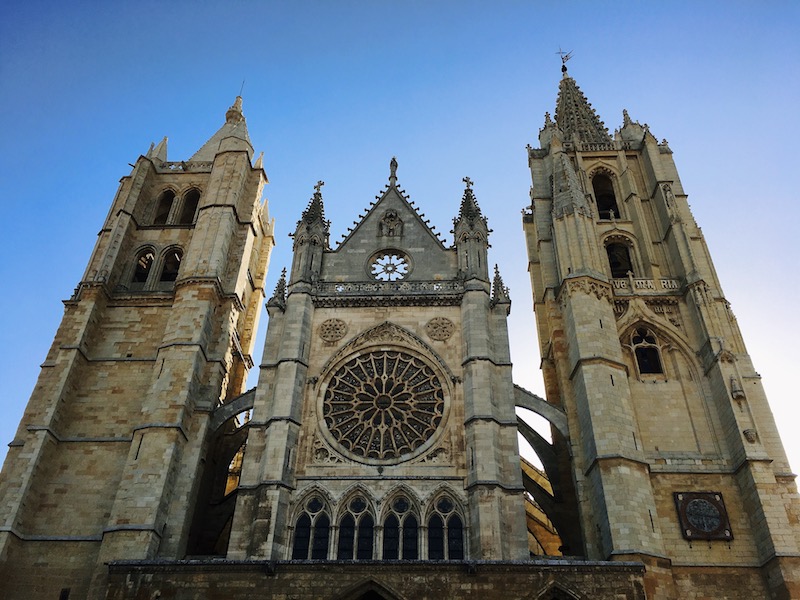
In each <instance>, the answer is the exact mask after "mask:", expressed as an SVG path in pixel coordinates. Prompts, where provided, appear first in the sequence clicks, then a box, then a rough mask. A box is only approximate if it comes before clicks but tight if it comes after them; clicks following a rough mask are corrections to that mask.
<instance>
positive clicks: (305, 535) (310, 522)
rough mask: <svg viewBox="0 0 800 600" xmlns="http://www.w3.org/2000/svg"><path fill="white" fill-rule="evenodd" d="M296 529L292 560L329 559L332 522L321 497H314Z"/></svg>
mask: <svg viewBox="0 0 800 600" xmlns="http://www.w3.org/2000/svg"><path fill="white" fill-rule="evenodd" d="M304 508H305V511H304V512H303V513H302V514H301V515H300V516H299V517H298V519H297V522H296V523H295V527H294V544H293V546H292V560H307V559H309V558H310V559H312V560H322V559H325V558H328V539H329V538H330V530H331V521H330V518H329V517H328V514H327V513H326V512H325V511H324V508H325V504H324V503H323V502H322V499H321V498H320V497H319V496H312V497H311V498H310V499H309V500H308V501H307V502H306V505H305V507H304Z"/></svg>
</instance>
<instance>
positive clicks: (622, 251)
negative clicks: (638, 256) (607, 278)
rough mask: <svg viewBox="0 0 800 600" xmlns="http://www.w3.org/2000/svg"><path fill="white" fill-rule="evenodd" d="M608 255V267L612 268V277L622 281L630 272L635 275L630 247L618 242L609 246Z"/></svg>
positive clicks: (607, 248) (607, 247)
mask: <svg viewBox="0 0 800 600" xmlns="http://www.w3.org/2000/svg"><path fill="white" fill-rule="evenodd" d="M606 253H607V254H608V265H609V267H610V268H611V277H613V278H614V279H621V278H624V277H627V276H628V271H630V272H631V273H633V263H632V262H631V252H630V249H629V248H628V246H626V245H625V244H620V243H617V242H615V243H613V244H608V245H607V246H606Z"/></svg>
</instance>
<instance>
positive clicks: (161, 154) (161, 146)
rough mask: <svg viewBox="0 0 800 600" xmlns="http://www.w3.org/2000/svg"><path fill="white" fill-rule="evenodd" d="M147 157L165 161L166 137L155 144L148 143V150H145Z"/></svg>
mask: <svg viewBox="0 0 800 600" xmlns="http://www.w3.org/2000/svg"><path fill="white" fill-rule="evenodd" d="M147 158H152V159H155V160H160V161H161V162H167V138H166V136H164V139H162V140H161V141H160V142H158V145H157V146H153V144H150V150H148V151H147Z"/></svg>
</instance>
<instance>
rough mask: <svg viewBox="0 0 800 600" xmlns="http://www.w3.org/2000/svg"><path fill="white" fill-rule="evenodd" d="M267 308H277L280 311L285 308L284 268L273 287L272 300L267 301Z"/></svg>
mask: <svg viewBox="0 0 800 600" xmlns="http://www.w3.org/2000/svg"><path fill="white" fill-rule="evenodd" d="M267 306H277V307H278V308H280V309H281V310H283V309H285V308H286V267H284V268H283V271H281V276H280V279H278V283H277V284H276V285H275V291H274V292H273V293H272V298H270V299H269V300H268V301H267Z"/></svg>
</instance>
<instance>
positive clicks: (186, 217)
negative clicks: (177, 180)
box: [178, 188, 200, 225]
mask: <svg viewBox="0 0 800 600" xmlns="http://www.w3.org/2000/svg"><path fill="white" fill-rule="evenodd" d="M199 202H200V191H199V190H196V189H194V188H192V189H191V190H189V191H188V192H186V195H185V196H184V197H183V207H182V208H181V216H180V218H179V219H178V224H179V225H191V224H192V223H194V215H195V213H196V212H197V204H198V203H199Z"/></svg>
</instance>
